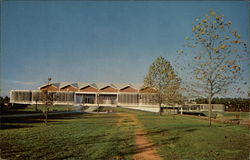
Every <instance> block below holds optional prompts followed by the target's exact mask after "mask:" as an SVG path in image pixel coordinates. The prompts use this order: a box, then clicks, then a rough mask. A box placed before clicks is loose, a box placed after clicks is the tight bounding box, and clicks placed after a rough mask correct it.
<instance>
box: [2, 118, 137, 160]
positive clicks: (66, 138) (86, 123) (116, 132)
mask: <svg viewBox="0 0 250 160" xmlns="http://www.w3.org/2000/svg"><path fill="white" fill-rule="evenodd" d="M42 118H43V117H29V118H5V119H2V123H1V127H2V129H1V132H0V133H1V134H0V136H1V157H2V158H4V159H5V158H6V159H32V160H33V159H48V160H50V159H51V160H52V159H86V160H87V159H113V158H117V157H120V158H122V159H131V155H130V153H132V151H133V148H134V141H133V136H132V134H133V127H130V126H123V127H118V126H117V125H116V122H117V119H118V117H117V116H116V115H115V114H98V115H96V114H73V115H60V116H59V115H56V116H50V122H49V124H48V126H46V125H45V124H44V123H42V122H43V120H42Z"/></svg>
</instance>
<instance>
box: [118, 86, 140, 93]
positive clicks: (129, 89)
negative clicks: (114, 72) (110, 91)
mask: <svg viewBox="0 0 250 160" xmlns="http://www.w3.org/2000/svg"><path fill="white" fill-rule="evenodd" d="M120 92H137V90H136V89H134V88H131V87H130V86H128V87H125V88H123V89H121V90H120Z"/></svg>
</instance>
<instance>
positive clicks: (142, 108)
mask: <svg viewBox="0 0 250 160" xmlns="http://www.w3.org/2000/svg"><path fill="white" fill-rule="evenodd" d="M121 107H122V108H128V109H135V110H140V111H147V112H159V108H158V107H125V106H121Z"/></svg>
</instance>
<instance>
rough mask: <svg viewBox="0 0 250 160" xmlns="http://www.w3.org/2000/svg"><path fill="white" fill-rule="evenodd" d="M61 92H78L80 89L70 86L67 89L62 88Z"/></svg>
mask: <svg viewBox="0 0 250 160" xmlns="http://www.w3.org/2000/svg"><path fill="white" fill-rule="evenodd" d="M60 91H78V89H77V88H75V87H72V86H71V85H68V86H66V87H63V88H61V89H60Z"/></svg>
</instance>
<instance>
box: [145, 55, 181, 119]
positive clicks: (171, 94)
mask: <svg viewBox="0 0 250 160" xmlns="http://www.w3.org/2000/svg"><path fill="white" fill-rule="evenodd" d="M144 86H147V87H151V88H154V89H155V90H154V91H155V94H156V101H157V103H158V104H159V108H160V110H159V112H160V115H161V112H162V109H161V106H162V104H163V103H168V104H170V103H173V102H175V100H176V99H175V98H176V97H177V94H178V92H177V91H178V89H179V86H180V79H179V78H178V77H177V75H176V73H175V72H174V69H173V67H172V66H171V64H170V62H168V61H167V60H166V59H165V58H164V57H158V58H157V59H156V60H155V61H154V62H153V63H152V64H151V65H150V66H149V69H148V73H147V75H146V77H145V78H144Z"/></svg>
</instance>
